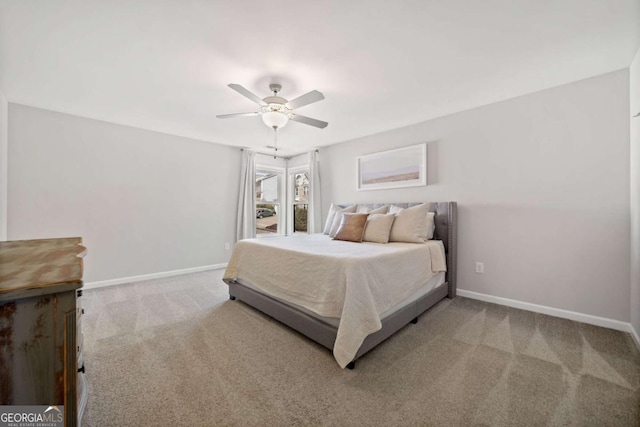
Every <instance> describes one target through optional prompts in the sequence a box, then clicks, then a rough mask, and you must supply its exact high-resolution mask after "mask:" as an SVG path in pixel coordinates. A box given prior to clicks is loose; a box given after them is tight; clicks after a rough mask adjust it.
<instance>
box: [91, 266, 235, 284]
mask: <svg viewBox="0 0 640 427" xmlns="http://www.w3.org/2000/svg"><path fill="white" fill-rule="evenodd" d="M226 267H227V263H223V264H212V265H203V266H201V267H192V268H185V269H182V270H172V271H163V272H160V273H151V274H143V275H141V276H131V277H121V278H118V279H111V280H101V281H98V282H85V283H84V285H83V288H84V289H95V288H103V287H105V286H114V285H122V284H124V283H133V282H142V281H143V280H151V279H160V278H163V277H172V276H180V275H182V274H189V273H198V272H201V271H207V270H218V269H221V268H226Z"/></svg>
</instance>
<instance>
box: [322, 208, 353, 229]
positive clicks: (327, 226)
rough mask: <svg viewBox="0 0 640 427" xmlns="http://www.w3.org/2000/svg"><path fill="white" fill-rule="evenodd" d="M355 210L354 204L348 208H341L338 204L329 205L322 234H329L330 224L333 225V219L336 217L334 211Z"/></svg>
mask: <svg viewBox="0 0 640 427" xmlns="http://www.w3.org/2000/svg"><path fill="white" fill-rule="evenodd" d="M355 211H356V205H353V206H349V207H348V208H344V209H343V208H341V207H340V206H337V205H334V204H331V207H330V208H329V214H328V215H327V221H326V222H325V223H324V230H323V231H322V232H323V233H324V234H330V233H331V226H332V225H333V220H334V219H335V217H336V213H338V212H355ZM338 224H340V222H339V221H338Z"/></svg>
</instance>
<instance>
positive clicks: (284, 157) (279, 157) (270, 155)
mask: <svg viewBox="0 0 640 427" xmlns="http://www.w3.org/2000/svg"><path fill="white" fill-rule="evenodd" d="M244 150H248V148H240V151H244ZM312 151H315V152H316V153H320V149H318V148H316V149H315V150H312ZM256 154H262V155H263V156H269V157H277V158H278V159H284V160H291V159H292V158H294V157H298V156H304V155H305V154H306V153H301V154H296V155H295V156H289V157H286V156H277V155H274V154H267V153H259V152H257V151H256Z"/></svg>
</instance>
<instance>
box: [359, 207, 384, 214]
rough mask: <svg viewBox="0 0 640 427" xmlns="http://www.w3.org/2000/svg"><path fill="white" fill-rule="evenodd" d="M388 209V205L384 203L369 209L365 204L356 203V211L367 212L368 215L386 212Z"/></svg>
mask: <svg viewBox="0 0 640 427" xmlns="http://www.w3.org/2000/svg"><path fill="white" fill-rule="evenodd" d="M388 210H389V206H386V205H385V206H382V207H380V208H376V209H369V208H368V207H367V206H364V205H358V209H357V210H356V213H368V214H369V215H375V214H386V213H387V211H388Z"/></svg>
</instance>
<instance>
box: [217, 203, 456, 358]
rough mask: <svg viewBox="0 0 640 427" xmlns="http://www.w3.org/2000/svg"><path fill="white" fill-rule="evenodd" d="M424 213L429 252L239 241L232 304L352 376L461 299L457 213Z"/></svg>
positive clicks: (422, 247)
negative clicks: (429, 220)
mask: <svg viewBox="0 0 640 427" xmlns="http://www.w3.org/2000/svg"><path fill="white" fill-rule="evenodd" d="M421 204H422V203H393V204H386V205H390V206H397V207H400V208H404V209H408V208H412V207H415V206H418V205H421ZM383 205H384V204H367V205H363V204H359V205H357V206H358V210H362V211H367V210H371V209H376V208H380V207H381V206H383ZM427 205H428V210H429V211H430V212H433V213H434V216H433V224H434V231H433V239H432V240H429V241H428V242H426V243H424V244H417V243H399V242H390V243H387V244H381V243H369V242H363V243H353V242H343V241H337V240H332V239H331V238H330V237H329V236H326V235H323V234H317V235H316V234H312V235H293V236H287V237H267V238H257V239H246V240H242V241H240V242H238V243H237V244H236V246H235V247H234V252H233V254H232V256H231V259H230V261H229V265H228V267H227V270H226V271H225V275H224V278H223V280H224V281H225V283H227V284H228V286H229V296H230V299H231V300H240V301H242V302H244V303H246V304H248V305H250V306H252V307H254V308H256V309H258V310H260V311H261V312H263V313H265V314H267V315H268V316H271V317H272V318H274V319H276V320H278V321H280V322H282V323H284V324H285V325H287V326H289V327H291V328H293V329H294V330H296V331H298V332H300V333H302V334H303V335H305V336H307V337H308V338H310V339H312V340H314V341H316V342H317V343H319V344H321V345H323V346H324V347H326V348H328V349H330V350H333V354H334V357H335V359H336V361H337V362H338V364H339V365H340V366H341V367H343V368H344V367H348V368H350V369H353V368H354V367H355V361H356V360H357V359H358V358H359V357H361V356H362V355H364V354H365V353H367V352H368V351H370V350H371V349H373V348H374V347H375V346H376V345H378V344H379V343H381V342H382V341H384V340H385V339H387V338H388V337H390V336H391V335H393V334H394V333H395V332H396V331H398V330H399V329H401V328H403V327H404V326H406V325H407V324H408V323H411V322H412V323H416V322H417V320H418V317H419V316H420V315H421V314H422V313H424V312H425V311H426V310H428V309H429V308H431V307H432V306H433V305H435V304H436V303H437V302H439V301H440V300H442V299H443V298H447V297H448V298H453V297H455V295H456V239H457V237H456V236H457V226H456V208H457V205H456V203H455V202H438V203H427ZM345 206H346V205H344V206H342V207H345ZM423 209H424V208H423ZM285 282H286V286H285V285H284V283H285Z"/></svg>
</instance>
